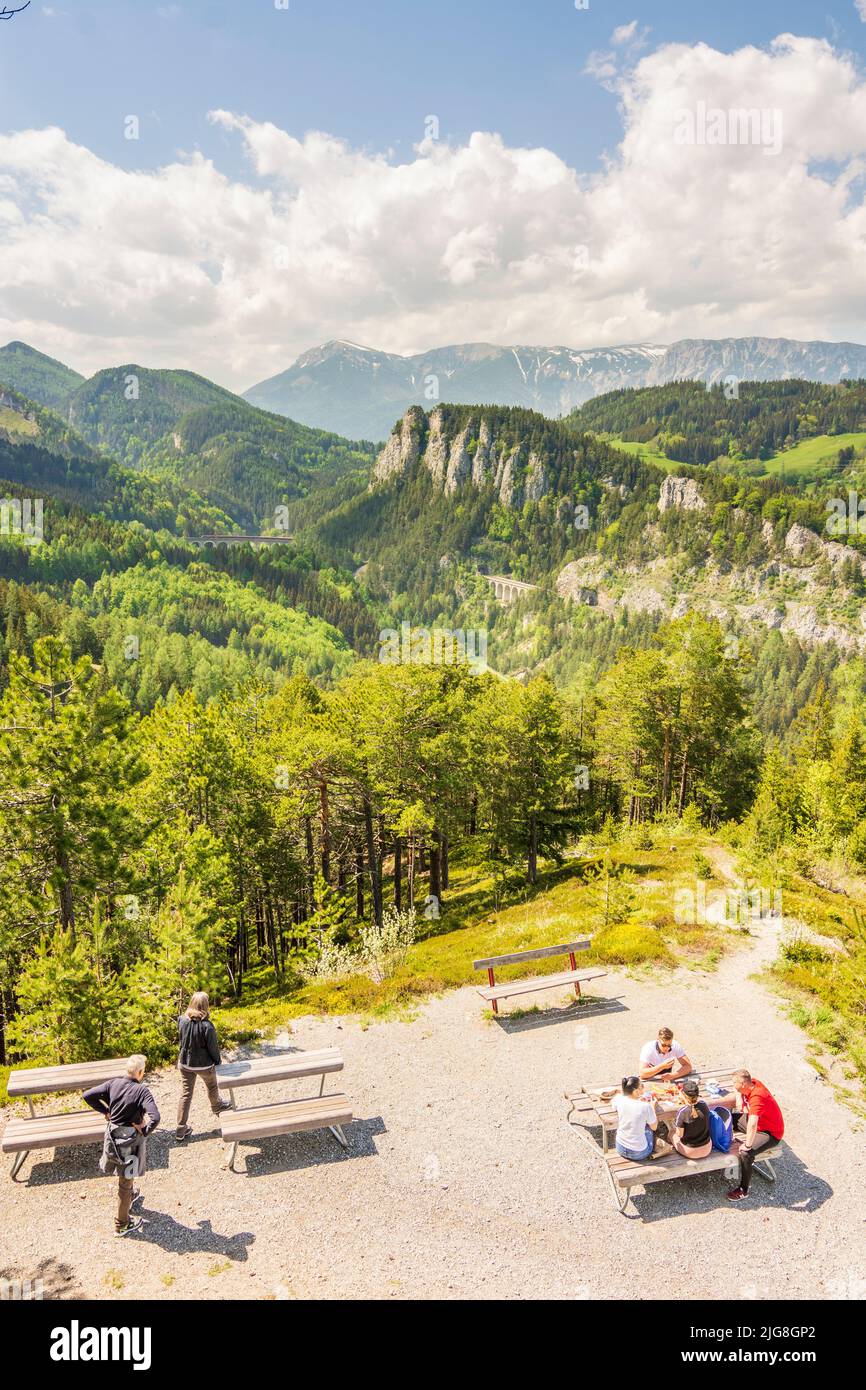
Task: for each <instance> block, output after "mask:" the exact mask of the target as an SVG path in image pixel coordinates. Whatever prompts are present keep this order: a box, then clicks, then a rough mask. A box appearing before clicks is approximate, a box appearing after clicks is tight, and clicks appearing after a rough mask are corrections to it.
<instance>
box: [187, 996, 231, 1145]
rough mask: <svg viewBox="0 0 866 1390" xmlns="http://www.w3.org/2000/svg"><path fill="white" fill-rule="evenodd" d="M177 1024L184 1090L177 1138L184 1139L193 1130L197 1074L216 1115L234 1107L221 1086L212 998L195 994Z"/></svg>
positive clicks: (218, 1048)
mask: <svg viewBox="0 0 866 1390" xmlns="http://www.w3.org/2000/svg"><path fill="white" fill-rule="evenodd" d="M177 1027H178V1032H179V1033H180V1056H179V1057H178V1059H177V1064H178V1067H179V1069H180V1083H181V1090H180V1100H179V1102H178V1106H177V1129H176V1131H175V1138H176V1139H178V1140H183V1139H188V1138H189V1136H190V1135H191V1134H192V1129H191V1128H190V1126H189V1125H188V1124H187V1119H188V1117H189V1107H190V1105H191V1104H192V1093H193V1091H194V1090H195V1079H196V1077H197V1076H200V1077H201V1079H202V1081H203V1082H204V1084H205V1088H206V1090H207V1096H208V1100H209V1101H210V1108H211V1110H212V1111H213V1113H214V1114H215V1115H218V1114H219V1113H220V1111H221V1110H230V1109H231V1101H228V1100H223V1099H222V1097H221V1096H220V1093H219V1087H218V1086H217V1079H216V1069H217V1067H218V1066H219V1064H220V1062H221V1060H222V1058H221V1057H220V1047H219V1040H218V1038H217V1033H216V1029H215V1028H214V1026H213V1024H212V1023H211V1021H210V1001H209V999H208V997H207V995H206V994H205V993H204V992H203V991H199V993H198V994H194V995H193V996H192V999H190V1001H189V1008H188V1009H187V1011H186V1013H185V1014H182V1015H181V1017H180V1018H179V1019H178V1021H177Z"/></svg>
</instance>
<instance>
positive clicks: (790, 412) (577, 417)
mask: <svg viewBox="0 0 866 1390" xmlns="http://www.w3.org/2000/svg"><path fill="white" fill-rule="evenodd" d="M569 420H570V421H571V422H573V424H574V425H575V427H576V428H577V429H581V430H589V431H592V432H593V433H597V434H605V435H611V436H616V437H618V438H619V439H622V440H624V441H627V442H635V443H650V442H652V443H654V444H655V445H656V446H657V448H658V450H659V452H660V453H662V454H664V455H665V457H666V458H669V459H672V460H675V461H677V462H680V463H690V464H699V465H705V464H709V463H712V462H713V461H714V460H716V459H724V458H730V459H732V460H746V459H754V460H767V459H770V458H771V457H772V456H773V455H774V454H776V453H778V452H779V451H780V450H784V449H790V448H792V447H793V446H794V445H796V444H799V443H803V442H804V441H805V440H808V439H813V438H814V437H815V436H816V435H839V434H847V433H857V432H863V431H866V382H863V381H843V382H841V383H839V384H838V385H833V386H825V385H820V384H819V383H817V382H810V381H746V382H736V383H733V382H732V383H731V384H730V385H727V386H726V385H725V384H719V385H716V386H713V387H711V388H709V389H708V388H707V387H706V386H705V385H704V384H703V383H702V382H699V381H678V382H673V383H672V384H670V385H668V386H647V387H644V388H641V389H637V390H627V391H611V392H609V393H608V394H607V395H604V396H597V397H596V398H595V399H594V400H592V401H587V403H586V404H585V405H582V406H580V407H579V408H578V409H577V410H575V411H573V412H572V414H571V415H570V416H569ZM863 445H864V447H866V439H864V441H863ZM852 455H853V451H852ZM843 463H844V460H843Z"/></svg>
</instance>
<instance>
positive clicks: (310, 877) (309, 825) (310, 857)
mask: <svg viewBox="0 0 866 1390" xmlns="http://www.w3.org/2000/svg"><path fill="white" fill-rule="evenodd" d="M304 845H305V848H306V854H307V915H308V916H309V914H310V913H311V912H312V911H313V908H314V907H315V900H316V852H315V849H314V848H313V822H312V820H311V819H310V817H309V816H304Z"/></svg>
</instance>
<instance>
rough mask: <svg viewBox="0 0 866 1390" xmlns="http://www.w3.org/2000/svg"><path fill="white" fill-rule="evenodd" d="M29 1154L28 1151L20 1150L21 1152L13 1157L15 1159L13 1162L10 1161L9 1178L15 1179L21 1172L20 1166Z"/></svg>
mask: <svg viewBox="0 0 866 1390" xmlns="http://www.w3.org/2000/svg"><path fill="white" fill-rule="evenodd" d="M29 1153H30V1150H29V1149H22V1151H21V1153H20V1154H16V1155H15V1158H14V1159H13V1161H12V1172H11V1174H10V1176H11V1177H12V1178H15V1177H17V1176H18V1174H19V1173H20V1171H21V1165H22V1164H23V1162H24V1160H25V1158H26V1157H27V1155H28V1154H29Z"/></svg>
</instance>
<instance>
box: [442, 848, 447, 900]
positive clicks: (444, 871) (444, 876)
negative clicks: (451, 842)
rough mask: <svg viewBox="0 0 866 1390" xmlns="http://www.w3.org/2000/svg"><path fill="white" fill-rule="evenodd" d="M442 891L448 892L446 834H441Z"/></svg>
mask: <svg viewBox="0 0 866 1390" xmlns="http://www.w3.org/2000/svg"><path fill="white" fill-rule="evenodd" d="M442 891H443V893H447V892H448V836H447V835H443V836H442Z"/></svg>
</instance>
